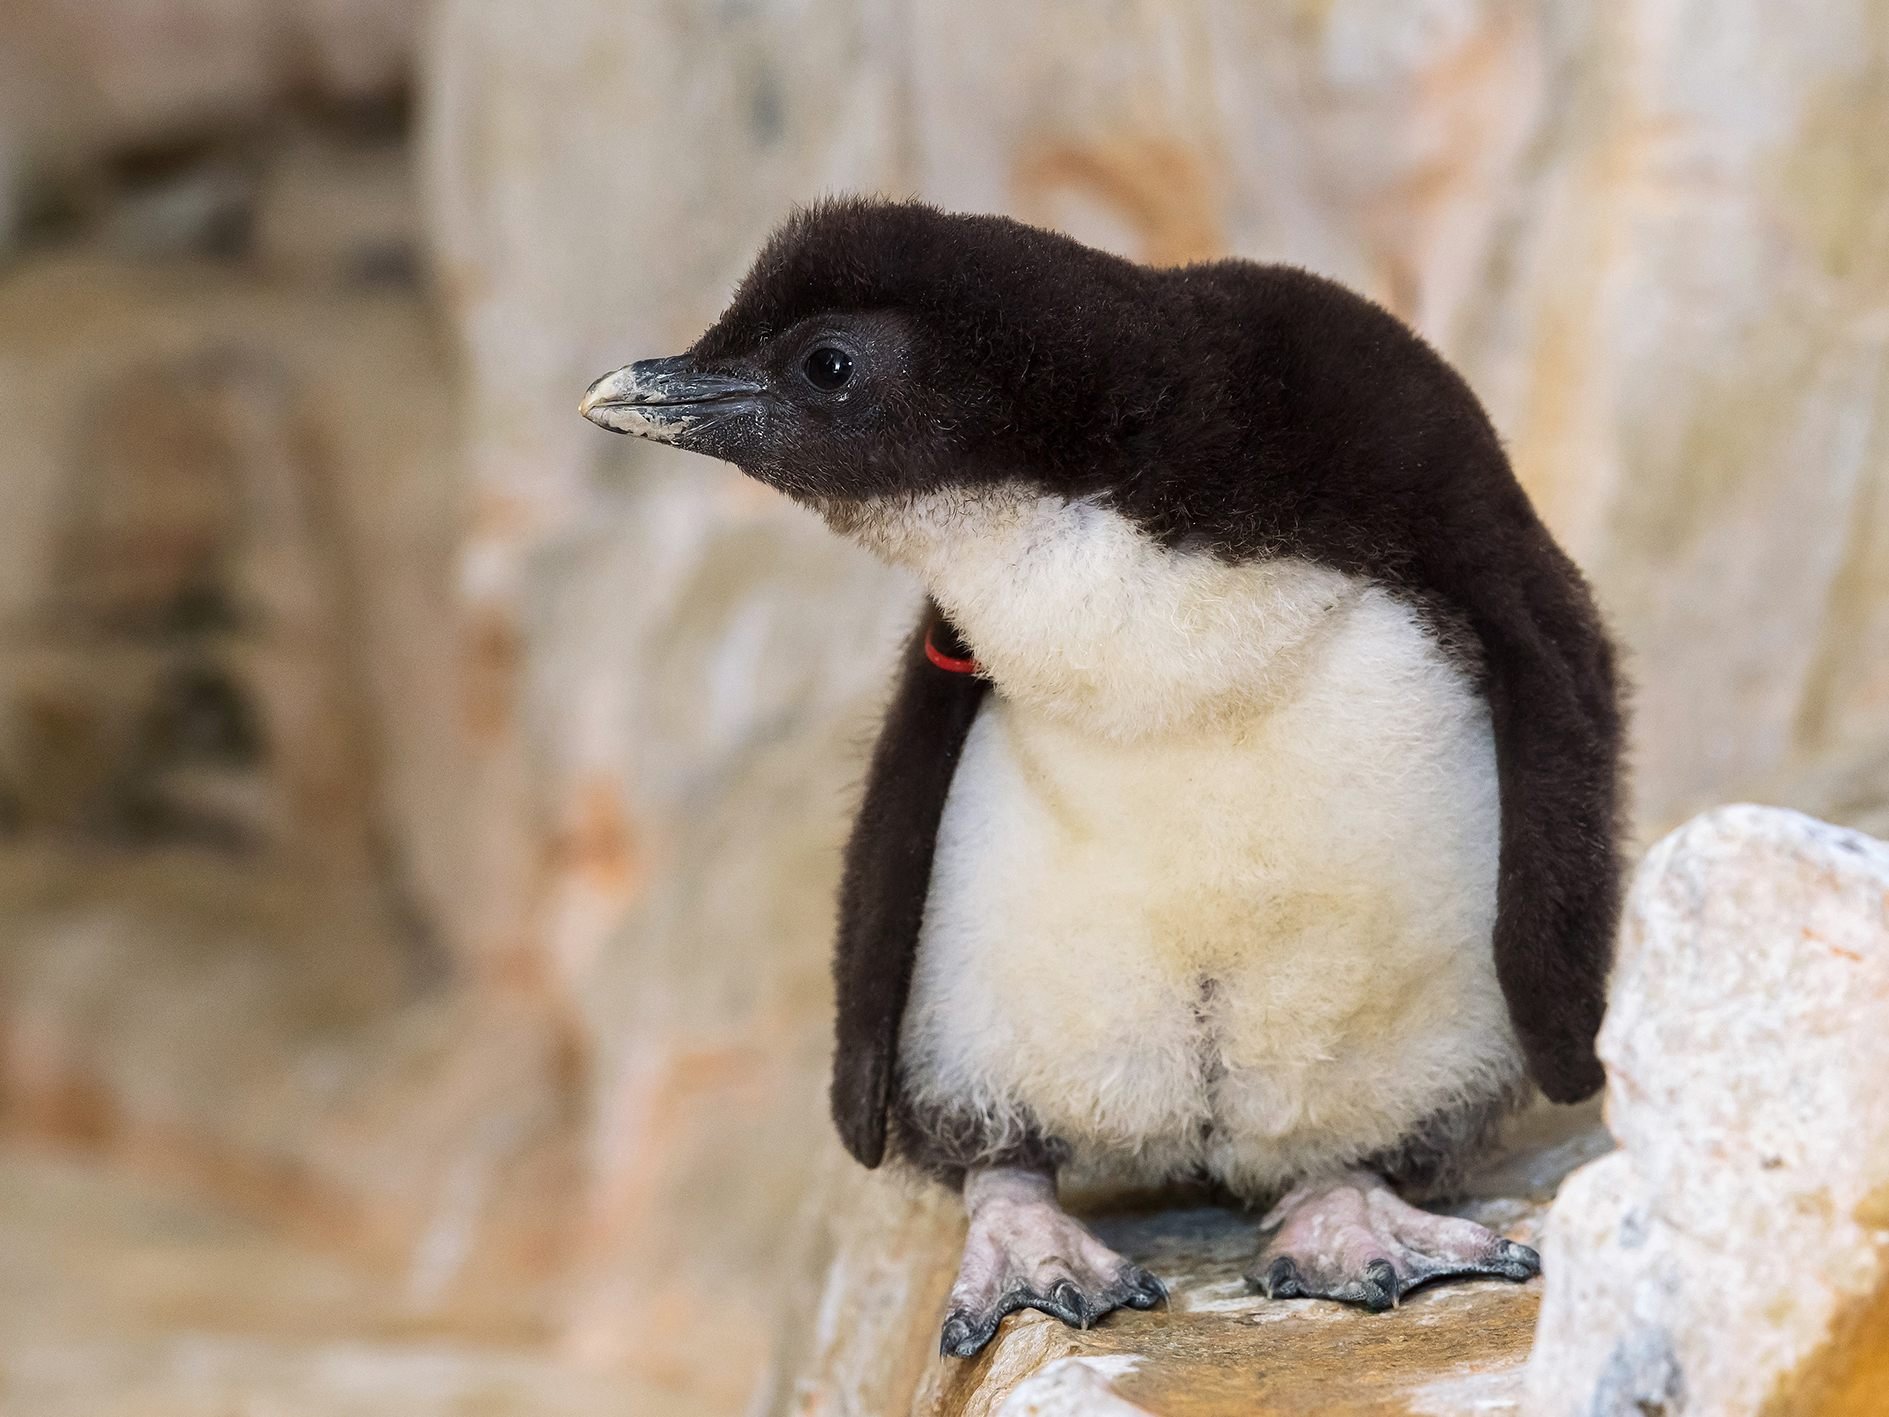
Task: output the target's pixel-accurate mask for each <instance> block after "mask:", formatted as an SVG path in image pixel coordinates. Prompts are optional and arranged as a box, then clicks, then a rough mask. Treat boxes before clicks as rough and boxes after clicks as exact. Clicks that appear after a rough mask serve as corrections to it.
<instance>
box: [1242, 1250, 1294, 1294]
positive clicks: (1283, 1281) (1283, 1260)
mask: <svg viewBox="0 0 1889 1417" xmlns="http://www.w3.org/2000/svg"><path fill="white" fill-rule="evenodd" d="M1253 1287H1254V1288H1256V1289H1260V1290H1263V1291H1264V1293H1265V1295H1266V1297H1267V1298H1268V1299H1300V1298H1303V1297H1304V1296H1305V1284H1304V1282H1303V1281H1302V1280H1300V1278H1299V1267H1298V1266H1297V1265H1296V1264H1294V1263H1293V1262H1292V1257H1291V1256H1290V1255H1280V1256H1279V1257H1278V1258H1277V1259H1275V1260H1274V1261H1273V1262H1272V1264H1271V1265H1270V1266H1269V1267H1268V1268H1267V1270H1266V1277H1265V1278H1264V1279H1263V1280H1259V1281H1257V1282H1255V1283H1254V1286H1253Z"/></svg>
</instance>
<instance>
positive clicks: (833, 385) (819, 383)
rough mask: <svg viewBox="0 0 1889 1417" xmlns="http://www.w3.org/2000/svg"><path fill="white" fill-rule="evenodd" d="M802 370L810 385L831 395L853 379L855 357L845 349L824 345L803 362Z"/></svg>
mask: <svg viewBox="0 0 1889 1417" xmlns="http://www.w3.org/2000/svg"><path fill="white" fill-rule="evenodd" d="M800 368H801V371H802V372H803V373H804V374H806V376H807V382H808V383H809V384H812V385H813V386H814V388H816V389H824V390H826V391H827V392H829V393H831V392H832V391H833V390H834V389H837V388H841V387H843V386H844V385H845V383H846V381H847V380H848V379H850V378H852V377H853V357H852V356H851V355H850V354H848V353H847V352H846V351H845V350H843V349H836V348H835V347H834V346H832V345H830V344H823V345H821V346H820V347H819V348H818V349H816V350H814V351H813V352H812V353H811V354H809V355H808V356H807V357H806V359H805V360H803V361H802V362H801V365H800Z"/></svg>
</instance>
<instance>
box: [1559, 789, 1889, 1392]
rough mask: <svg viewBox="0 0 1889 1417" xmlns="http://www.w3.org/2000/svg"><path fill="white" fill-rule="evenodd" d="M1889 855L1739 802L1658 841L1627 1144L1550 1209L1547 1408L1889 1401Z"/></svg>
mask: <svg viewBox="0 0 1889 1417" xmlns="http://www.w3.org/2000/svg"><path fill="white" fill-rule="evenodd" d="M1886 1007H1889V845H1885V844H1884V843H1882V842H1879V841H1875V840H1873V839H1871V838H1868V837H1865V836H1863V835H1861V834H1860V833H1857V832H1852V831H1846V830H1844V829H1842V828H1838V827H1833V826H1830V825H1828V824H1826V823H1823V822H1819V821H1816V820H1813V819H1811V818H1808V817H1804V816H1802V815H1799V814H1797V813H1794V812H1788V811H1782V810H1778V809H1770V808H1762V807H1747V806H1739V807H1725V808H1720V809H1718V810H1715V811H1713V812H1710V813H1707V814H1706V815H1704V816H1701V817H1698V818H1696V819H1694V820H1693V821H1692V822H1690V823H1688V824H1687V825H1686V826H1685V827H1683V828H1681V829H1680V830H1678V831H1676V832H1674V833H1673V834H1672V835H1670V836H1668V837H1667V838H1666V839H1665V840H1663V841H1662V842H1660V843H1659V845H1657V846H1656V847H1654V849H1653V850H1652V852H1651V853H1650V854H1649V855H1648V857H1647V859H1646V861H1645V863H1644V864H1643V865H1642V867H1641V868H1640V871H1639V874H1638V876H1637V878H1636V880H1635V883H1634V886H1633V890H1632V893H1631V896H1630V899H1629V902H1628V907H1627V918H1626V924H1625V928H1624V932H1623V935H1622V940H1621V946H1620V956H1619V962H1618V964H1617V966H1616V970H1615V975H1614V979H1613V982H1612V988H1611V1003H1610V1007H1609V1011H1608V1015H1607V1021H1606V1024H1605V1026H1604V1028H1603V1030H1602V1033H1601V1042H1600V1048H1601V1056H1602V1059H1603V1061H1604V1062H1605V1063H1606V1066H1607V1078H1608V1080H1607V1117H1608V1123H1609V1126H1610V1127H1611V1129H1612V1130H1613V1132H1614V1134H1615V1136H1616V1137H1617V1138H1618V1139H1619V1141H1620V1143H1621V1148H1622V1149H1621V1150H1620V1151H1619V1152H1616V1153H1614V1154H1612V1155H1609V1156H1606V1157H1603V1158H1602V1159H1600V1160H1599V1161H1596V1162H1594V1163H1593V1164H1591V1165H1589V1166H1587V1167H1585V1168H1584V1169H1582V1170H1581V1171H1579V1172H1577V1173H1576V1174H1575V1175H1574V1176H1573V1177H1571V1178H1570V1179H1569V1180H1568V1182H1567V1183H1566V1185H1565V1186H1564V1187H1563V1189H1562V1192H1561V1196H1560V1199H1559V1200H1557V1202H1556V1203H1555V1206H1554V1210H1553V1212H1552V1215H1551V1217H1550V1220H1549V1225H1548V1234H1547V1243H1546V1247H1545V1253H1544V1270H1545V1273H1546V1275H1547V1290H1546V1294H1545V1297H1544V1300H1543V1305H1542V1316H1541V1325H1540V1329H1539V1332H1538V1335H1537V1339H1536V1347H1535V1352H1534V1356H1533V1358H1532V1359H1531V1361H1530V1365H1529V1374H1528V1394H1529V1402H1530V1407H1529V1410H1530V1411H1531V1412H1534V1413H1539V1414H1541V1417H1552V1414H1562V1413H1566V1414H1570V1417H1572V1415H1573V1414H1580V1417H1589V1414H1593V1417H1612V1414H1614V1413H1621V1414H1638V1413H1679V1412H1682V1411H1684V1412H1710V1413H1713V1414H1725V1417H1737V1414H1743V1413H1757V1412H1760V1411H1764V1412H1773V1411H1778V1412H1806V1413H1809V1412H1838V1413H1842V1412H1857V1413H1862V1412H1865V1411H1870V1412H1873V1411H1879V1410H1881V1409H1880V1407H1869V1406H1861V1405H1856V1404H1857V1403H1858V1402H1859V1401H1861V1400H1862V1396H1863V1395H1864V1394H1867V1393H1873V1394H1874V1396H1875V1399H1876V1400H1877V1401H1878V1402H1880V1401H1881V1400H1882V1398H1883V1396H1884V1394H1885V1393H1889V1366H1885V1363H1884V1359H1883V1354H1882V1350H1881V1349H1880V1348H1879V1347H1877V1346H1875V1345H1876V1344H1877V1343H1878V1342H1879V1338H1878V1337H1871V1336H1870V1334H1869V1329H1870V1328H1871V1326H1872V1325H1874V1324H1879V1322H1880V1319H1881V1316H1882V1314H1883V1313H1884V1311H1885V1295H1886V1294H1889V1205H1886V1204H1885V1198H1886V1197H1889V1144H1886V1143H1885V1139H1886V1138H1889V1092H1885V1090H1884V1088H1883V1086H1882V1079H1883V1078H1884V1077H1885V1076H1889V1034H1886V1033H1885V1031H1884V1030H1883V1027H1882V1020H1883V1018H1884V1010H1885V1008H1886Z"/></svg>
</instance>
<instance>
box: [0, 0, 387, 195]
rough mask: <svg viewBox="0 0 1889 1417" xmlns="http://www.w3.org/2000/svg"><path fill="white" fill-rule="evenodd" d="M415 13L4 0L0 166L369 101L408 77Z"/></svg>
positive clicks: (54, 160)
mask: <svg viewBox="0 0 1889 1417" xmlns="http://www.w3.org/2000/svg"><path fill="white" fill-rule="evenodd" d="M420 9H421V7H420V5H419V4H418V3H416V0H10V3H9V4H7V5H6V6H5V7H3V8H0V159H4V157H6V156H12V157H13V158H14V160H15V162H16V164H17V165H18V167H20V168H25V167H27V166H28V165H36V164H40V163H50V164H70V163H73V162H75V161H81V160H83V159H85V158H87V157H89V156H91V155H95V154H97V153H99V152H103V151H109V150H111V149H114V148H119V147H124V146H127V145H132V146H136V145H150V144H159V145H161V144H163V143H165V142H167V141H170V140H172V139H175V138H179V137H182V138H189V137H192V136H195V135H196V134H198V133H201V132H203V131H205V130H210V129H217V128H225V129H227V128H235V127H239V126H242V125H244V124H246V123H250V124H253V123H255V122H256V121H257V120H258V119H260V118H262V117H263V116H265V115H266V114H267V113H268V112H269V111H270V110H271V109H273V108H275V107H277V106H279V105H281V104H283V103H284V102H286V101H288V100H290V99H291V98H307V97H310V96H314V97H319V98H325V99H327V100H329V101H334V102H341V103H347V102H353V101H359V100H363V99H375V100H378V99H380V98H382V97H383V96H385V95H386V94H388V93H389V92H391V91H395V90H397V89H399V88H400V87H401V86H402V85H403V84H404V83H405V82H406V81H407V78H408V75H409V73H410V70H411V67H412V62H413V51H414V45H415V42H416V39H417V30H418V28H419V17H420ZM4 166H5V163H4V161H3V160H0V169H3V168H4Z"/></svg>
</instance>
